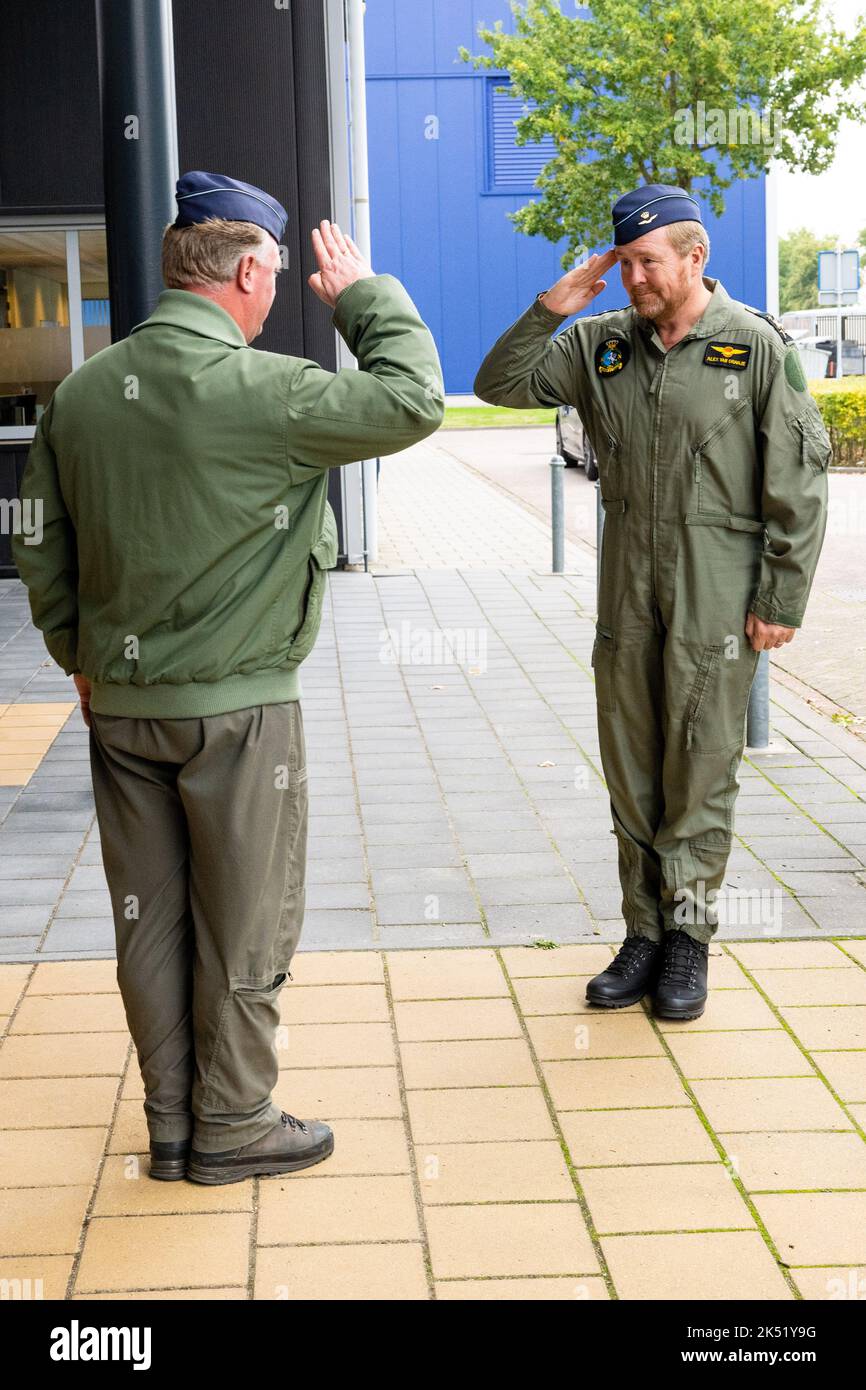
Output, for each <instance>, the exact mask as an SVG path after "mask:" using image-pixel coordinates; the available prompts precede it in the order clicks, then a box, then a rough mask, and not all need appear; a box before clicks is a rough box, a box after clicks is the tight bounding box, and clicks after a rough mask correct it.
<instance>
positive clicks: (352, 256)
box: [307, 220, 376, 309]
mask: <svg viewBox="0 0 866 1390" xmlns="http://www.w3.org/2000/svg"><path fill="white" fill-rule="evenodd" d="M311 235H312V238H313V252H314V254H315V257H316V264H317V265H318V267H319V269H318V270H317V271H316V272H315V273H314V274H313V275H311V276H310V277H309V280H308V281H307V283H308V284H309V286H310V288H311V289H313V290H315V292H316V294H317V295H318V296H319V298H320V299H321V300H322V301H323V302H324V303H325V304H327V305H328V307H329V308H331V309H333V307H334V305H335V304H336V302H337V295H338V294H340V292H341V291H342V290H345V289H346V288H347V287H348V286H349V285H353V284H354V283H355V281H356V280H366V279H367V278H369V277H370V276H371V275H375V273H376V272H375V271H374V270H373V268H372V266H371V265H370V264H369V263H368V262H367V261H366V260H365V259H364V256H363V255H362V253H361V252H360V251H359V250H358V247H357V246H356V245H355V243H354V241H353V240H352V238H351V237H350V236H344V235H343V233H342V232H341V231H340V228H339V227H338V226H337V224H336V222H328V221H327V220H326V221H324V222H320V223H319V226H318V227H314V228H313V231H312V234H311Z"/></svg>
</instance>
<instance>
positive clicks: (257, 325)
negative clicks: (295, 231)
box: [247, 236, 282, 342]
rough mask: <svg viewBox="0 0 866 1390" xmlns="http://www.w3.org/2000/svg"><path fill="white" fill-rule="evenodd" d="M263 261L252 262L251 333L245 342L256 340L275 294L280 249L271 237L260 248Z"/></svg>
mask: <svg viewBox="0 0 866 1390" xmlns="http://www.w3.org/2000/svg"><path fill="white" fill-rule="evenodd" d="M262 255H263V261H262V262H259V261H253V264H252V280H253V288H252V294H251V299H250V322H251V326H252V330H253V331H252V333H251V335H250V337H248V338H247V342H252V340H253V338H257V337H258V336H259V334H260V333H261V331H262V329H263V328H264V326H265V319H266V318H267V316H268V314H269V313H270V312H271V305H272V304H273V302H274V296H275V294H276V292H277V276H278V275H279V273H280V270H281V268H282V267H281V265H280V248H279V246H278V245H277V243H276V242H275V241H274V239H273V237H272V236H266V237H265V240H264V244H263V247H262Z"/></svg>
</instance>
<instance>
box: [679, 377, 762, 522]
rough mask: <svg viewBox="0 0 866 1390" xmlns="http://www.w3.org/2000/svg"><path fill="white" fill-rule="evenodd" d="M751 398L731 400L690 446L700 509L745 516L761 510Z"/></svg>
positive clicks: (700, 510)
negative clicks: (726, 408) (722, 412)
mask: <svg viewBox="0 0 866 1390" xmlns="http://www.w3.org/2000/svg"><path fill="white" fill-rule="evenodd" d="M751 405H752V399H751V397H750V396H746V397H745V398H744V399H743V400H739V401H736V402H735V403H732V404H731V406H730V408H729V409H728V410H726V411H725V413H724V414H723V415H720V416H719V417H718V419H716V420H715V421H714V422H713V424H712V425H710V426H709V428H708V429H706V430H705V431H704V433H703V435H702V436H701V438H700V439H699V440H698V441H697V443H695V444H693V445H692V462H693V469H694V483H695V489H696V493H697V510H698V511H699V512H710V513H713V512H715V513H718V512H726V513H731V512H733V513H736V514H739V515H741V516H742V515H748V514H749V513H751V512H754V511H757V510H759V509H760V490H759V486H758V472H759V470H758V452H757V444H756V440H755V430H754V422H753V420H752V412H751Z"/></svg>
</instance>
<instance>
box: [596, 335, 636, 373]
mask: <svg viewBox="0 0 866 1390" xmlns="http://www.w3.org/2000/svg"><path fill="white" fill-rule="evenodd" d="M630 357H631V344H630V343H628V342H626V340H625V338H605V339H604V341H603V342H601V343H599V345H598V347H597V348H596V350H595V371H596V376H601V377H605V376H614V375H615V373H616V372H621V371H622V369H623V367H624V366H625V365H626V363H627V362H628V360H629V358H630Z"/></svg>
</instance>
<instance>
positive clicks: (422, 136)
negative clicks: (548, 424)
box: [365, 0, 766, 392]
mask: <svg viewBox="0 0 866 1390" xmlns="http://www.w3.org/2000/svg"><path fill="white" fill-rule="evenodd" d="M497 19H501V20H502V22H503V27H504V29H505V30H506V31H509V32H510V31H512V30H513V28H514V17H513V15H512V14H511V11H510V9H509V6H508V0H367V6H366V16H365V43H366V57H367V117H368V138H369V157H370V200H371V223H372V242H373V261H374V265H375V268H376V269H377V270H379V271H390V272H392V273H393V274H394V275H397V276H399V277H400V279H401V280H402V281H403V283H404V284H405V285H406V287H407V289H408V290H409V293H410V294H411V295H412V298H413V299H414V300H415V303H416V304H417V305H418V308H419V309H420V311H421V313H422V314H423V316H424V318H425V320H426V322H427V323H428V324H429V325H430V328H431V330H432V332H433V334H434V336H435V338H436V342H437V345H438V347H439V352H440V355H441V358H442V365H443V368H444V372H445V386H446V390H447V391H449V392H463V391H471V389H472V382H473V380H474V377H475V373H476V371H477V369H478V365H479V363H480V361H481V359H482V357H483V356H484V354H485V353H486V351H487V350H488V348H489V347H490V346H491V344H492V343H493V342H494V340H495V339H496V338H497V337H498V336H499V334H500V333H501V332H502V331H503V330H504V329H505V328H506V327H507V326H508V324H509V323H512V322H513V321H514V319H515V318H517V316H518V315H519V314H520V313H521V312H522V311H523V310H524V309H525V308H527V307H528V305H529V304H530V302H531V301H532V299H533V298H534V296H535V295H536V294H537V293H538V291H539V290H543V289H546V288H547V287H548V286H549V285H551V284H552V283H553V282H554V280H556V279H558V278H559V276H560V275H561V274H562V269H561V266H560V264H559V260H560V256H561V254H562V252H563V250H564V248H565V243H564V242H562V243H560V245H558V246H554V245H553V244H552V243H551V242H548V241H546V240H544V239H543V238H542V237H526V236H523V235H521V234H520V233H519V232H517V231H516V229H515V228H514V226H513V224H512V223H511V222H509V221H508V217H507V214H508V212H511V211H515V210H516V209H517V208H519V207H522V206H523V205H524V204H525V203H526V202H527V201H528V200H529V198H531V197H532V193H531V192H519V193H511V192H508V191H503V190H502V189H501V188H491V187H490V185H489V180H488V168H487V165H486V160H487V159H488V131H487V123H488V118H489V111H488V101H487V96H486V87H487V85H488V84H489V83H490V81H491V74H490V73H489V72H488V71H487V70H486V69H482V70H481V71H477V72H476V70H475V69H474V68H472V67H471V65H469V64H466V63H462V62H461V61H460V60H459V58H458V57H457V49H458V46H459V45H461V44H464V45H465V46H466V47H467V48H468V49H469V50H470V52H473V53H474V52H479V51H480V42H479V40H478V37H477V30H478V26H479V24H481V23H482V22H483V23H484V24H485V25H492V24H493V23H494V21H495V20H497ZM498 80H499V81H500V82H505V81H507V74H502V75H501V77H500V78H499V79H498ZM431 118H435V120H434V121H431ZM431 131H432V132H435V135H436V138H429V136H430V134H431ZM725 199H726V203H727V211H726V213H725V216H724V218H723V219H721V221H719V220H718V219H716V218H715V217H714V216H713V215H712V213H710V212H709V210H708V209H706V208H705V209H704V219H705V221H706V224H707V230H708V232H709V236H710V240H711V243H712V253H711V256H710V263H709V266H708V273H709V274H711V275H714V276H717V277H718V278H719V279H720V280H721V281H722V283H723V284H724V286H725V288H726V289H727V290H728V292H729V294H731V295H733V297H734V298H735V299H742V300H744V301H745V302H746V303H747V304H754V305H756V306H757V307H759V308H762V307H763V306H764V303H765V293H766V275H765V256H764V247H765V230H764V184H763V179H755V180H750V181H749V182H746V183H742V182H737V183H734V184H733V185H732V186H731V188H730V189H728V190H727V192H726V194H725ZM600 249H603V248H600ZM627 302H628V300H627V296H626V294H625V291H624V290H623V288H622V284H621V282H620V278H619V272H618V270H616V269H615V270H614V271H613V272H611V273H609V274H608V288H607V289H606V290H605V291H604V292H603V294H601V295H600V296H599V298H598V299H597V300H596V301H595V303H594V305H593V312H594V311H596V310H600V309H608V308H616V307H618V306H620V305H623V304H626V303H627Z"/></svg>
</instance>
